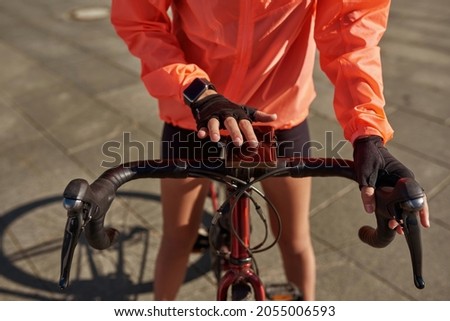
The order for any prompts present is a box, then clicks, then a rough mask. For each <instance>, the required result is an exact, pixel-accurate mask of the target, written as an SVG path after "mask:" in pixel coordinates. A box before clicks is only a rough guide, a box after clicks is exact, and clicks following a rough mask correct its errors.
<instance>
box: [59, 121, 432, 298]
mask: <svg viewBox="0 0 450 321" xmlns="http://www.w3.org/2000/svg"><path fill="white" fill-rule="evenodd" d="M257 133H258V137H259V140H260V143H259V145H258V147H257V148H249V147H248V146H246V145H245V144H244V145H243V146H242V147H240V148H238V147H235V146H234V145H233V144H231V143H228V142H226V141H224V142H221V143H220V145H221V148H222V150H223V152H224V153H223V155H222V156H221V157H216V158H210V159H204V160H191V159H184V160H183V159H169V160H141V161H137V162H131V163H124V164H122V165H120V166H118V167H116V168H112V169H109V170H107V171H105V172H104V173H103V174H102V175H100V177H98V178H97V179H96V180H95V181H94V182H93V183H92V184H89V183H88V182H87V181H86V180H84V179H74V180H72V181H71V182H70V183H69V184H68V185H67V187H66V189H65V191H64V207H65V209H66V210H67V223H66V227H65V232H64V239H63V244H62V252H61V275H60V281H59V286H60V287H61V288H62V289H64V288H66V287H67V286H68V285H69V276H70V267H71V264H72V258H73V254H74V251H75V248H76V245H77V242H78V239H79V237H80V234H81V233H82V232H84V234H85V237H86V240H87V241H88V243H89V245H90V246H92V247H94V248H96V249H106V248H108V247H109V246H111V245H112V244H113V243H114V241H115V240H116V239H117V236H118V234H119V232H118V231H117V230H116V229H114V228H106V227H104V220H105V215H106V213H107V211H108V209H109V207H110V206H111V203H112V202H113V200H114V198H115V195H116V192H117V190H118V189H119V188H120V187H121V186H122V185H123V184H125V183H127V182H129V181H131V180H135V179H142V178H186V177H197V178H199V177H203V178H205V177H206V178H209V179H211V180H213V181H217V182H220V183H223V184H225V185H226V186H227V197H226V200H225V201H224V202H223V204H222V205H221V206H220V207H219V209H218V210H217V212H216V214H215V216H214V218H213V219H212V223H211V226H210V227H209V232H208V234H209V242H210V248H211V250H212V254H213V255H212V256H213V258H214V260H213V269H214V272H215V275H216V277H217V280H218V287H217V300H227V299H228V297H229V293H230V289H231V299H232V300H248V299H249V298H254V299H256V300H266V299H275V300H276V299H286V300H296V299H299V298H300V294H299V293H298V291H296V289H295V288H294V287H287V288H286V287H284V286H283V287H282V288H283V290H286V289H287V290H288V291H282V292H280V291H279V290H280V287H277V286H276V285H275V286H274V287H267V286H264V284H263V282H262V280H261V278H260V276H259V274H258V269H257V265H256V262H255V260H254V256H253V255H254V253H256V252H261V251H264V250H266V249H268V248H270V247H271V246H273V245H274V244H276V242H277V239H278V236H275V238H274V240H273V241H272V242H271V243H270V244H269V245H264V241H265V240H266V239H267V238H266V237H264V241H263V242H261V243H259V244H257V245H252V244H250V243H251V238H250V236H251V232H252V229H251V218H250V216H251V215H250V212H251V210H250V209H251V204H252V203H253V205H254V207H255V209H256V212H257V213H259V214H261V213H260V212H261V211H260V208H261V207H260V206H259V205H258V204H257V202H256V201H255V199H254V197H253V194H254V193H256V194H258V195H260V196H261V197H262V198H263V199H264V200H265V201H266V202H267V203H268V204H269V206H272V208H273V209H274V212H275V213H276V209H275V208H274V207H273V205H272V204H271V203H270V200H268V199H267V198H266V197H265V196H264V194H263V193H261V192H260V191H259V190H258V189H257V188H256V187H255V184H256V183H258V182H260V181H262V180H264V179H266V178H268V177H275V176H276V177H282V176H291V177H298V178H300V177H308V176H311V177H315V176H321V177H331V176H335V177H344V178H348V179H351V180H355V174H354V170H353V162H352V161H349V160H343V159H328V158H282V159H281V158H277V157H276V154H275V150H276V140H275V137H274V136H273V131H268V132H267V131H263V130H262V129H261V128H260V129H258V130H257ZM384 187H389V190H387V189H386V188H384ZM376 202H377V208H376V213H375V215H376V221H377V227H376V228H372V227H369V226H363V227H362V228H361V229H360V230H359V237H360V239H361V240H362V241H363V242H365V243H367V244H369V245H371V246H373V247H385V246H387V245H388V244H390V243H391V242H392V240H393V239H394V237H395V231H393V230H391V229H390V228H389V227H388V222H389V220H391V219H395V220H397V221H398V222H399V223H400V224H401V225H402V226H403V229H404V232H405V233H404V234H405V238H406V241H407V244H408V247H409V250H410V255H411V263H412V268H413V277H414V284H415V286H416V287H417V288H419V289H422V288H424V286H425V283H424V280H423V278H422V248H421V237H420V228H419V224H418V215H419V214H418V213H419V211H420V210H421V209H422V208H423V206H424V193H423V190H422V188H421V187H420V186H419V184H418V183H417V182H416V181H415V180H413V179H411V178H400V179H399V178H397V177H394V176H390V175H389V174H387V173H384V172H383V173H381V172H380V175H379V179H378V182H377V189H376ZM260 216H261V215H260ZM263 220H264V219H263ZM278 222H279V224H280V228H279V229H278V230H281V223H282V222H281V221H280V220H279V219H278ZM266 230H267V229H266Z"/></svg>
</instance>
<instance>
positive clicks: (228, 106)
mask: <svg viewBox="0 0 450 321" xmlns="http://www.w3.org/2000/svg"><path fill="white" fill-rule="evenodd" d="M191 110H192V114H193V115H194V119H195V121H196V122H197V129H200V128H203V127H206V128H207V127H208V121H209V120H210V119H211V118H216V119H217V120H218V121H219V123H220V128H221V129H224V128H225V126H224V121H225V119H226V118H228V117H233V118H234V119H236V120H237V121H238V122H239V121H240V120H242V119H247V120H248V121H250V122H253V121H254V120H255V113H256V109H254V108H251V107H246V106H243V105H237V104H235V103H233V102H231V101H230V100H228V99H226V98H225V97H224V96H222V95H220V94H214V95H209V96H206V97H205V98H203V99H200V100H199V101H196V102H194V103H193V104H192V105H191Z"/></svg>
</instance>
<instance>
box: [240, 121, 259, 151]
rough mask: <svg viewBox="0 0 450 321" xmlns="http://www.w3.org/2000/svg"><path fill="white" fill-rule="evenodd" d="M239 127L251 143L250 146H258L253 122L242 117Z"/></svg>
mask: <svg viewBox="0 0 450 321" xmlns="http://www.w3.org/2000/svg"><path fill="white" fill-rule="evenodd" d="M239 128H240V129H241V132H242V133H243V134H244V137H245V139H246V140H247V142H248V143H249V146H250V147H257V146H258V138H256V135H255V131H254V130H253V126H252V123H251V122H249V121H248V120H247V119H242V120H241V121H239Z"/></svg>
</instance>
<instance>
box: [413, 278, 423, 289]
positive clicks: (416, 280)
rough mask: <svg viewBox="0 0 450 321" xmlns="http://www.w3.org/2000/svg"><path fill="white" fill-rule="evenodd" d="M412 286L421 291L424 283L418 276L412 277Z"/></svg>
mask: <svg viewBox="0 0 450 321" xmlns="http://www.w3.org/2000/svg"><path fill="white" fill-rule="evenodd" d="M414 285H415V286H416V288H418V289H420V290H422V289H423V288H425V281H424V279H423V278H422V276H420V275H414Z"/></svg>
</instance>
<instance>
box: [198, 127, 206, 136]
mask: <svg viewBox="0 0 450 321" xmlns="http://www.w3.org/2000/svg"><path fill="white" fill-rule="evenodd" d="M206 136H208V128H206V127H202V128H200V129H199V130H198V132H197V137H198V138H200V139H203V138H205V137H206Z"/></svg>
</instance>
